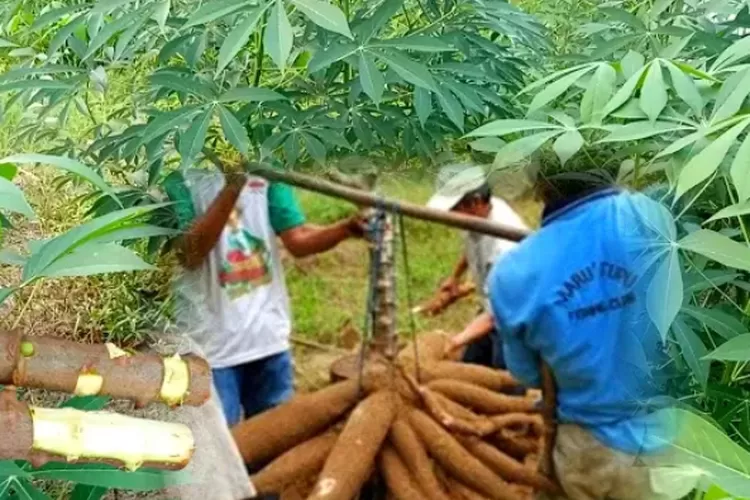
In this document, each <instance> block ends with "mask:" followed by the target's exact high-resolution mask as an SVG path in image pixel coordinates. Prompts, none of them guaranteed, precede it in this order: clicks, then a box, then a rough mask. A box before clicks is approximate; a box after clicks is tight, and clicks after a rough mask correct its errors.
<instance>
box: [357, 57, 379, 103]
mask: <svg viewBox="0 0 750 500" xmlns="http://www.w3.org/2000/svg"><path fill="white" fill-rule="evenodd" d="M359 81H360V83H361V84H362V90H364V91H365V93H366V94H367V95H368V96H370V99H372V101H373V102H374V103H375V104H380V100H381V99H382V98H383V92H384V91H385V79H384V78H383V75H382V74H381V73H380V70H378V67H377V66H376V65H375V60H374V59H373V58H372V56H371V55H370V54H368V53H367V52H365V51H362V52H360V53H359Z"/></svg>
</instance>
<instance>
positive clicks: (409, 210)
mask: <svg viewBox="0 0 750 500" xmlns="http://www.w3.org/2000/svg"><path fill="white" fill-rule="evenodd" d="M247 171H248V173H249V174H251V175H257V176H260V177H263V178H265V179H267V180H269V181H277V182H283V183H285V184H290V185H292V186H296V187H299V188H302V189H307V190H309V191H314V192H316V193H320V194H324V195H327V196H332V197H335V198H341V199H344V200H347V201H349V202H352V203H355V204H357V205H361V206H367V207H374V206H381V207H384V208H385V210H388V211H390V212H396V211H398V212H401V213H402V214H404V215H407V216H409V217H413V218H415V219H421V220H426V221H431V222H437V223H440V224H444V225H446V226H451V227H455V228H458V229H464V230H467V231H472V232H475V233H481V234H487V235H490V236H495V237H497V238H502V239H505V240H511V241H520V240H522V239H523V238H525V237H526V236H528V235H529V232H528V231H525V230H522V229H518V228H515V227H510V226H506V225H504V224H498V223H496V222H490V221H488V220H486V219H483V218H481V217H474V216H468V215H461V214H457V213H454V212H446V211H442V210H434V209H431V208H427V207H423V206H421V205H416V204H414V203H408V202H401V201H397V200H392V199H388V198H382V197H379V196H377V195H374V194H372V193H369V192H367V191H362V190H359V189H354V188H350V187H346V186H342V185H340V184H335V183H333V182H328V181H325V180H322V179H316V178H315V177H311V176H308V175H305V174H300V173H297V172H289V171H286V170H275V169H270V168H268V167H259V166H256V165H252V166H248V169H247Z"/></svg>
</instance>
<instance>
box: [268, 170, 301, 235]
mask: <svg viewBox="0 0 750 500" xmlns="http://www.w3.org/2000/svg"><path fill="white" fill-rule="evenodd" d="M268 213H269V216H270V218H271V227H273V230H274V231H275V232H276V234H279V233H283V232H284V231H287V230H289V229H293V228H295V227H297V226H301V225H302V224H304V223H305V215H304V214H303V213H302V209H301V208H300V206H299V202H298V201H297V197H296V196H295V195H294V191H293V190H292V188H291V186H288V185H287V184H279V183H277V182H272V183H271V184H270V185H269V186H268Z"/></svg>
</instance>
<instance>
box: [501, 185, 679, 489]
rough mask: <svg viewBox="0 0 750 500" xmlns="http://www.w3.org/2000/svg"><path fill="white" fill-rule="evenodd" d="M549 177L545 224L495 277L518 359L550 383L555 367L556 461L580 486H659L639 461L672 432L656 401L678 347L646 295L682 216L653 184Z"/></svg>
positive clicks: (509, 344) (561, 474) (533, 380)
mask: <svg viewBox="0 0 750 500" xmlns="http://www.w3.org/2000/svg"><path fill="white" fill-rule="evenodd" d="M543 186H544V187H543V189H542V198H543V200H544V202H545V207H546V208H545V211H544V216H543V221H542V227H541V229H539V230H538V231H537V232H535V233H534V234H533V235H531V236H529V237H528V238H527V239H526V240H524V241H523V242H521V244H520V245H519V246H518V247H516V248H515V249H513V250H511V251H509V252H508V253H507V255H506V256H505V258H504V259H503V260H502V261H501V262H499V263H497V264H496V265H494V266H493V268H492V271H491V272H490V276H489V278H488V287H489V296H490V303H491V307H492V311H493V315H494V317H495V320H496V322H497V325H498V330H499V335H500V336H502V344H503V349H504V353H505V359H506V363H507V365H508V369H509V370H510V372H511V373H512V374H513V375H514V376H515V377H516V378H518V379H519V380H520V381H521V382H522V383H523V384H524V385H526V386H527V387H539V386H540V361H544V362H546V363H547V364H548V365H549V366H550V368H551V370H552V373H553V375H554V377H555V380H556V383H557V388H558V394H557V396H558V401H557V419H558V421H559V423H560V425H559V428H558V435H557V441H556V443H555V447H554V452H553V462H554V467H555V473H556V475H557V477H558V479H559V481H560V483H561V485H562V487H563V489H564V490H565V493H566V495H567V497H568V498H570V499H573V500H599V499H601V500H604V499H620V500H630V499H632V500H651V499H656V498H659V495H657V494H656V493H655V492H654V491H653V488H652V486H651V481H650V476H649V472H648V469H646V468H644V467H641V466H639V463H638V456H639V455H641V454H643V453H651V452H655V451H659V450H660V449H661V447H662V446H663V445H664V443H665V440H666V436H667V434H666V427H664V425H663V424H664V422H661V421H660V419H658V418H657V417H656V416H655V415H656V413H655V412H654V402H655V400H657V398H659V397H660V396H662V395H663V392H662V390H661V388H660V387H659V385H658V384H657V380H658V371H659V369H660V367H663V366H664V365H665V364H666V363H665V362H666V360H667V357H666V354H665V352H664V350H663V346H662V344H661V342H660V336H659V332H658V330H657V329H656V327H655V326H654V324H653V323H652V321H651V318H650V317H649V314H648V311H647V307H646V299H647V295H648V294H647V291H648V288H649V286H650V285H651V284H652V280H653V276H654V271H655V269H657V268H658V267H659V263H660V260H659V259H660V258H662V257H663V256H664V255H665V249H666V248H667V247H666V246H665V245H667V241H666V239H665V235H670V234H674V222H673V220H672V219H671V216H670V214H669V213H668V211H666V209H665V208H664V207H662V206H661V205H659V204H658V203H656V202H654V201H653V200H651V199H649V198H647V197H646V196H644V195H641V194H637V193H629V192H627V191H624V190H620V189H617V188H614V187H611V186H607V185H598V186H597V185H592V184H590V183H589V182H585V181H580V180H565V178H559V179H556V180H552V179H550V180H546V181H544V182H543ZM656 286H659V284H657V285H656ZM662 296H663V294H662ZM662 401H663V400H662Z"/></svg>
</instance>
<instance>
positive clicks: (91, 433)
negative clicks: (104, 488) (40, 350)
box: [0, 386, 195, 470]
mask: <svg viewBox="0 0 750 500" xmlns="http://www.w3.org/2000/svg"><path fill="white" fill-rule="evenodd" d="M194 446H195V442H194V439H193V434H192V432H191V431H190V429H189V428H188V427H187V426H185V425H182V424H174V423H165V422H158V421H153V420H145V419H138V418H133V417H126V416H123V415H118V414H116V413H109V412H86V411H81V410H75V409H72V408H59V409H47V408H35V407H29V406H28V405H27V404H26V403H24V402H21V401H18V400H17V399H16V395H15V387H12V386H6V388H5V390H4V391H2V393H0V460H27V461H29V462H31V463H32V465H34V466H35V467H40V466H42V465H44V464H45V463H47V462H49V461H58V462H66V461H67V462H85V463H88V462H92V463H107V464H111V465H115V466H117V467H125V468H127V469H130V470H135V469H138V468H140V467H142V466H146V467H152V468H158V469H174V470H176V469H182V468H184V467H185V466H186V465H187V464H188V462H189V461H190V458H191V457H192V454H193V449H194Z"/></svg>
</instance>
